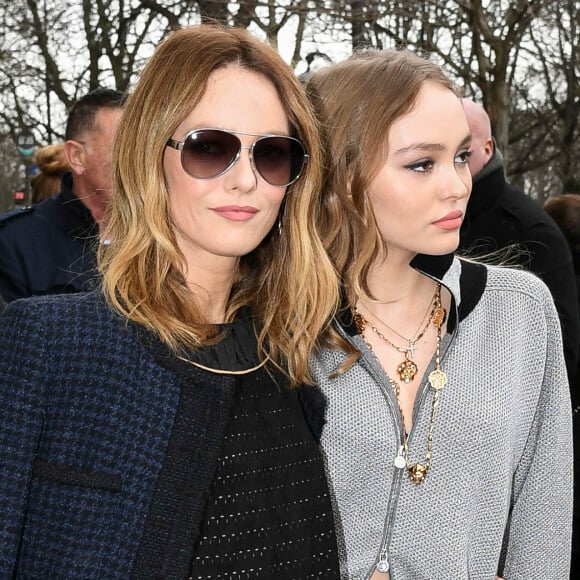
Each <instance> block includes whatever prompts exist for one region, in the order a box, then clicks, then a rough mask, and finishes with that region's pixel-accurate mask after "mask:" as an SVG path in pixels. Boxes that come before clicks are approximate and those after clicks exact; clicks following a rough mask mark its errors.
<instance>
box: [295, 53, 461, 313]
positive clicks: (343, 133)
mask: <svg viewBox="0 0 580 580" xmlns="http://www.w3.org/2000/svg"><path fill="white" fill-rule="evenodd" d="M426 81H431V82H435V83H437V84H439V85H441V86H443V87H445V88H448V89H449V90H451V91H453V92H454V93H455V94H457V95H458V96H459V93H458V91H457V89H456V87H455V85H454V84H453V83H452V81H451V80H450V79H449V78H448V77H447V76H446V75H445V74H444V73H443V71H442V70H441V68H440V67H439V66H438V65H436V64H435V63H434V62H432V61H430V60H428V59H426V58H423V57H421V56H418V55H416V54H414V53H412V52H409V51H408V50H383V51H379V50H374V49H366V50H363V51H360V52H357V53H355V54H354V55H353V56H352V57H350V58H349V59H347V60H345V61H343V62H340V63H337V64H334V65H329V66H326V67H324V68H322V69H320V70H318V71H316V72H314V73H312V74H311V75H310V76H309V77H308V81H307V87H306V88H307V91H308V93H309V96H310V98H311V100H312V102H313V103H314V105H315V109H316V110H317V113H318V117H319V119H320V121H321V124H322V126H323V133H324V139H325V143H326V150H327V154H328V162H327V164H328V167H327V170H328V173H327V179H326V184H325V190H326V194H327V196H326V203H325V206H324V212H323V214H322V216H321V225H320V228H321V231H322V234H323V238H324V241H325V247H326V248H327V250H328V252H329V254H330V256H331V259H332V261H333V263H334V264H335V267H336V268H337V271H338V273H339V274H340V276H341V278H342V283H343V285H344V289H345V292H346V295H347V299H348V306H351V305H354V304H355V303H356V300H357V297H358V296H367V297H370V298H372V295H371V293H370V290H369V288H368V285H367V275H368V271H369V268H370V267H371V265H372V263H373V262H374V261H375V260H376V258H377V257H378V256H381V255H384V253H385V252H386V251H387V248H386V247H385V245H384V243H383V240H382V238H381V234H380V232H379V229H378V227H377V224H376V221H375V217H374V213H373V210H372V206H371V204H370V202H369V200H368V196H367V193H366V191H367V188H368V187H369V185H370V183H371V182H372V180H373V179H374V178H375V177H376V175H377V173H378V172H379V171H380V169H381V167H382V166H383V164H384V163H385V160H386V157H387V152H388V134H389V131H390V128H391V126H392V125H393V123H394V122H395V121H396V120H397V119H399V118H400V117H401V116H403V115H405V114H406V113H408V112H409V111H411V110H412V108H413V107H414V105H415V102H416V100H417V95H418V94H419V91H420V89H421V87H422V85H423V83H425V82H426Z"/></svg>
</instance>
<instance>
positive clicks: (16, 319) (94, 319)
mask: <svg viewBox="0 0 580 580" xmlns="http://www.w3.org/2000/svg"><path fill="white" fill-rule="evenodd" d="M115 318H116V317H115V316H114V314H113V312H112V310H111V309H110V308H109V307H108V305H107V303H106V302H105V299H104V297H103V295H102V293H101V292H100V290H93V291H91V292H79V293H74V294H57V295H47V296H34V297H31V298H22V299H19V300H15V301H13V302H11V303H10V304H8V305H7V306H6V309H5V310H4V312H3V313H2V317H1V318H0V321H1V323H2V326H10V325H16V326H18V327H19V328H20V329H21V330H24V329H25V328H27V327H28V328H30V327H40V328H42V329H44V330H45V331H50V329H51V328H52V329H55V330H56V331H57V332H58V331H59V329H60V330H61V331H64V329H65V328H67V327H69V328H70V327H75V326H76V327H79V328H81V327H82V328H86V329H89V328H91V327H93V326H95V325H99V324H100V325H103V324H105V325H106V324H107V323H113V321H114V319H115Z"/></svg>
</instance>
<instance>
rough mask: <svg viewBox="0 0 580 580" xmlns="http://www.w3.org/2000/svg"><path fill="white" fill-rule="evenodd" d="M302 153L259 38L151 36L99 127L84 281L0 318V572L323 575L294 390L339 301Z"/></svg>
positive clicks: (311, 404)
mask: <svg viewBox="0 0 580 580" xmlns="http://www.w3.org/2000/svg"><path fill="white" fill-rule="evenodd" d="M319 151H320V144H319V140H318V135H317V128H316V123H315V119H314V117H313V115H312V112H311V110H310V108H309V103H308V99H307V98H306V95H305V93H304V91H303V89H302V87H301V86H300V84H299V82H298V81H297V80H296V79H295V77H294V75H293V73H292V71H291V69H290V68H289V67H288V66H287V65H286V64H285V63H284V62H283V60H282V59H281V58H280V57H279V55H278V54H277V53H276V51H275V50H274V49H273V48H271V47H269V46H267V45H266V44H265V43H262V42H260V41H258V40H256V39H254V38H252V37H251V35H249V34H248V33H247V32H244V31H240V30H235V29H225V28H219V27H212V26H200V27H193V28H188V29H183V30H180V31H178V32H176V33H174V34H173V35H172V36H170V37H169V38H168V39H167V40H166V41H165V42H163V43H162V44H161V45H160V47H159V48H158V49H157V51H156V53H155V55H154V56H153V57H152V58H151V60H150V62H149V63H148V65H147V66H146V67H145V69H144V71H143V73H142V75H141V78H140V80H139V82H138V84H137V86H136V89H135V91H134V93H133V94H132V95H131V96H130V97H129V100H128V103H127V106H126V110H125V113H124V115H123V118H122V120H121V124H120V127H119V130H118V133H117V136H116V141H115V147H114V160H115V161H114V183H115V191H114V196H113V203H112V210H111V216H110V221H109V227H108V231H107V236H106V239H107V241H108V242H109V243H108V244H107V245H103V248H102V250H101V255H100V268H101V270H102V274H103V283H102V289H100V290H98V291H95V292H92V293H87V294H82V295H70V296H57V297H46V298H39V299H36V298H35V299H30V300H27V301H16V302H15V303H14V304H12V305H10V306H9V307H8V308H7V310H6V311H5V313H4V315H3V317H2V319H1V324H0V344H2V349H1V352H0V466H1V468H0V469H1V473H2V478H1V483H0V513H1V514H2V517H1V518H0V576H1V577H18V578H84V579H88V578H95V579H97V578H98V579H103V578H108V579H112V578H130V577H131V578H133V577H134V578H176V579H177V578H179V579H185V578H264V579H271V578H288V579H290V578H292V579H294V578H328V579H336V578H337V577H338V575H339V572H338V558H337V550H336V540H335V535H334V523H333V519H332V506H331V502H330V498H329V493H328V487H327V483H326V478H325V474H324V468H323V464H322V458H321V455H320V451H319V446H318V443H317V436H318V435H319V433H320V429H321V426H322V422H323V412H324V409H323V406H324V404H323V398H322V397H321V396H320V393H318V395H317V391H316V390H315V389H314V387H311V386H301V385H303V383H306V382H309V375H308V372H307V369H308V358H309V353H310V352H311V350H312V349H313V348H314V347H316V337H317V336H319V335H320V334H321V332H322V331H323V330H324V329H325V328H326V326H327V325H328V321H329V320H331V319H332V316H333V315H334V312H335V309H336V304H337V303H338V297H339V289H338V283H337V281H336V276H335V274H334V270H333V268H332V266H331V264H330V261H329V260H328V257H327V256H326V254H325V253H324V249H323V246H322V243H321V241H320V239H319V238H318V237H317V236H316V233H315V232H316V228H315V223H316V221H317V217H318V212H319V207H320V193H319V192H320V190H321V187H320V185H321V160H320V153H319ZM298 387H299V388H298Z"/></svg>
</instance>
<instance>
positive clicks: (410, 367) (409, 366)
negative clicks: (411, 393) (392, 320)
mask: <svg viewBox="0 0 580 580" xmlns="http://www.w3.org/2000/svg"><path fill="white" fill-rule="evenodd" d="M438 304H439V305H440V304H441V284H437V287H436V288H435V293H434V294H433V298H431V300H430V301H429V305H428V306H427V312H426V313H425V314H427V313H428V312H429V307H430V306H431V305H433V308H432V309H431V314H429V316H428V317H427V322H426V323H425V326H424V328H423V330H421V332H420V333H419V334H418V335H417V336H416V337H415V339H414V340H408V339H406V338H405V337H404V336H402V335H401V334H399V333H398V332H396V331H395V330H394V329H392V328H391V327H390V326H389V325H388V324H385V323H384V322H383V321H382V320H381V319H380V318H379V317H378V316H376V315H375V314H374V312H372V311H371V310H370V309H368V308H367V310H368V311H369V312H370V313H371V314H372V315H373V316H375V318H376V319H377V320H379V321H380V322H381V323H382V324H384V325H385V326H386V327H387V328H389V329H390V330H392V331H393V332H395V334H397V335H399V336H400V337H401V338H404V339H405V340H406V341H407V342H408V345H407V348H401V347H400V346H397V345H396V344H394V343H393V342H392V341H391V340H389V338H388V337H386V336H385V335H384V334H383V333H382V332H381V331H380V330H379V329H378V328H377V327H376V326H374V325H373V324H371V323H370V322H369V321H368V320H367V319H366V318H365V317H364V316H363V315H362V314H361V313H360V312H359V311H358V309H357V308H356V307H355V308H354V319H355V324H356V325H357V327H359V326H362V327H367V326H368V327H369V328H370V329H371V330H372V331H373V332H374V333H375V334H376V335H377V336H378V337H379V338H381V339H382V340H384V341H385V342H386V343H387V344H388V345H389V346H392V347H393V348H394V349H396V350H397V351H399V352H400V353H403V354H404V355H405V358H404V359H403V360H402V361H401V362H400V363H399V364H398V366H397V373H398V375H399V379H400V380H401V381H403V382H404V383H410V382H411V381H412V380H414V378H415V375H416V374H417V372H418V371H419V367H417V364H416V363H415V361H413V360H412V359H413V357H414V356H415V345H416V344H417V342H419V341H420V340H421V339H422V338H423V335H424V334H425V332H427V329H428V328H429V324H430V323H431V321H432V319H433V316H434V315H435V309H436V308H437V305H438ZM365 308H366V306H365ZM421 322H422V320H421ZM420 324H421V323H419V326H420Z"/></svg>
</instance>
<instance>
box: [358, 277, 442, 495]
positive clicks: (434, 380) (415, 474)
mask: <svg viewBox="0 0 580 580" xmlns="http://www.w3.org/2000/svg"><path fill="white" fill-rule="evenodd" d="M430 305H431V304H430ZM446 314H447V313H446V312H445V308H443V306H442V305H441V284H438V285H437V289H436V290H435V294H434V296H433V308H432V309H431V313H430V315H429V319H428V320H427V325H426V326H425V328H424V329H423V330H422V331H421V333H420V336H419V337H418V338H415V340H413V341H410V342H412V343H413V355H414V347H415V343H416V342H417V341H418V340H419V339H420V338H421V337H422V336H423V334H425V332H426V331H427V328H428V327H429V324H433V325H434V326H435V328H436V329H437V338H436V347H435V369H434V370H433V371H431V373H429V379H428V380H429V384H430V385H431V387H432V388H433V390H434V391H435V393H434V395H433V402H432V404H431V418H430V420H429V427H428V429H427V451H426V452H425V460H424V461H423V463H414V464H411V463H410V462H409V435H408V433H407V430H406V429H405V428H404V425H405V416H404V415H403V407H402V406H401V399H400V396H399V395H400V391H401V387H400V385H399V383H397V382H396V381H394V380H393V379H391V378H390V377H389V382H390V383H391V386H392V387H393V390H394V392H395V397H396V399H397V405H398V407H399V413H400V415H401V421H402V422H403V452H402V457H401V456H397V458H396V459H395V466H396V467H398V468H401V467H405V468H406V469H407V473H408V474H409V478H410V480H411V482H413V483H415V484H417V485H419V484H420V483H423V481H424V480H425V477H427V473H428V472H429V468H430V466H431V457H432V455H433V431H434V429H435V415H436V412H437V407H438V405H439V393H440V391H441V389H442V388H443V387H444V386H445V385H446V384H447V375H446V374H445V373H444V372H443V371H442V370H441V327H442V326H443V323H444V321H445V317H446ZM353 315H354V322H355V324H356V327H357V332H358V334H360V336H361V337H362V339H363V340H364V341H365V344H366V345H367V347H368V349H369V350H370V351H371V352H372V353H373V354H374V355H375V357H376V354H375V352H374V350H373V347H372V345H371V344H370V342H369V341H368V340H367V338H366V337H365V335H364V331H365V329H366V328H367V327H368V328H370V329H371V330H372V331H373V332H375V333H376V334H377V335H378V336H379V337H380V338H382V339H383V340H385V342H387V343H389V344H391V346H394V345H393V343H392V342H391V341H389V340H388V339H387V338H386V337H385V336H384V335H382V334H381V333H380V332H379V331H378V330H376V329H375V328H374V327H373V326H372V325H371V324H370V323H369V321H368V320H367V319H366V318H364V316H362V314H361V313H360V312H359V311H358V310H357V309H356V308H354V309H353ZM385 326H386V325H385ZM389 328H390V327H389ZM396 334H398V333H396ZM402 338H404V337H402ZM395 348H397V350H399V348H398V347H396V346H395ZM405 352H406V353H408V352H409V349H406V351H405ZM409 360H410V358H407V354H406V355H405V361H409ZM405 361H404V362H405ZM411 362H412V361H411ZM413 364H415V363H413ZM400 366H401V365H399V367H400ZM416 366H417V365H415V372H414V373H413V376H412V377H411V379H410V380H412V379H413V378H414V376H415V374H416V373H417V370H416ZM397 372H398V373H399V376H401V373H400V371H399V369H398V368H397ZM387 376H388V373H387ZM403 380H404V379H403ZM405 382H409V381H405Z"/></svg>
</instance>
